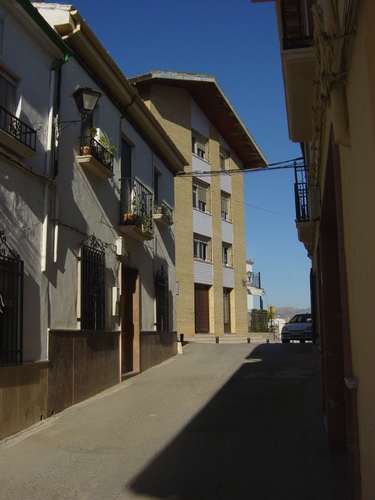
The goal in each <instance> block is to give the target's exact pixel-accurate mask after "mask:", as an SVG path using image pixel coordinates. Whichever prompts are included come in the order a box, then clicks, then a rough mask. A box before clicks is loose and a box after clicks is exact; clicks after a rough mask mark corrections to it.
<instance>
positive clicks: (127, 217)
mask: <svg viewBox="0 0 375 500" xmlns="http://www.w3.org/2000/svg"><path fill="white" fill-rule="evenodd" d="M134 221H135V216H134V214H124V220H123V222H124V224H129V225H133V224H135V222H134Z"/></svg>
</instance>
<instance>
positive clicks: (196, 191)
mask: <svg viewBox="0 0 375 500" xmlns="http://www.w3.org/2000/svg"><path fill="white" fill-rule="evenodd" d="M209 206H210V191H209V185H208V184H204V183H203V182H199V181H197V180H195V181H194V182H193V207H194V208H197V209H198V210H200V211H201V212H210V209H209Z"/></svg>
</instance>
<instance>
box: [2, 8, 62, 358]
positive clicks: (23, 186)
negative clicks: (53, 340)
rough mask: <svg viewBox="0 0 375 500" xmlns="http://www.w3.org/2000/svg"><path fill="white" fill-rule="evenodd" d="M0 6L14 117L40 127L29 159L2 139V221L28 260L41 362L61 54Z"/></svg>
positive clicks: (28, 350) (30, 345)
mask: <svg viewBox="0 0 375 500" xmlns="http://www.w3.org/2000/svg"><path fill="white" fill-rule="evenodd" d="M0 9H1V11H2V12H3V13H4V14H5V24H4V38H3V46H2V54H1V57H0V69H1V70H2V71H4V72H5V73H6V74H8V75H10V76H11V77H12V79H13V80H14V82H15V84H16V87H17V98H16V100H17V108H16V116H17V117H18V118H19V119H21V120H22V121H23V122H25V123H26V124H27V125H28V126H30V127H31V128H33V129H34V130H36V131H37V145H36V149H37V154H36V155H35V156H34V157H33V158H30V159H25V158H22V159H21V161H20V158H19V157H18V155H17V154H10V155H9V150H7V148H4V147H3V145H2V144H1V143H0V172H1V174H0V177H1V182H0V209H1V214H2V216H1V222H0V225H1V229H3V230H4V231H5V235H6V238H7V242H8V244H9V246H10V247H11V249H12V250H13V251H14V252H15V253H16V254H18V255H19V256H20V258H21V260H23V261H24V270H25V275H24V311H23V312H24V339H23V348H24V360H25V361H39V360H44V359H46V358H47V331H48V314H49V310H48V290H49V288H50V277H49V275H48V273H47V272H43V271H42V250H43V249H42V222H43V219H44V216H45V214H46V213H48V207H49V205H48V200H47V199H46V198H45V193H46V183H45V181H44V180H43V179H42V178H41V177H40V176H39V177H38V174H45V173H47V174H48V173H49V169H50V166H51V165H50V164H49V163H48V162H47V158H48V157H47V152H46V151H47V148H48V144H47V137H48V113H49V102H50V80H51V76H52V75H53V73H52V72H51V68H52V65H53V64H54V62H55V61H56V60H58V59H61V58H62V53H61V52H60V50H59V49H58V48H57V47H56V46H55V45H54V44H53V43H52V42H51V40H50V39H49V38H48V37H47V36H46V35H45V34H44V32H43V31H42V30H41V29H40V28H39V27H37V26H36V25H34V23H33V22H32V21H31V19H30V18H29V16H28V15H27V14H26V13H25V12H24V11H23V9H21V8H19V6H15V5H13V3H12V2H2V3H1V6H0ZM23 167H24V168H23ZM28 172H30V173H28Z"/></svg>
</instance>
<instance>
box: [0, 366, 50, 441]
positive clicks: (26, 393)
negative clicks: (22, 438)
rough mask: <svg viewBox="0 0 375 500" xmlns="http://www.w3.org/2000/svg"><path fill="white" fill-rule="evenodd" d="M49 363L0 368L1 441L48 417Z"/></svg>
mask: <svg viewBox="0 0 375 500" xmlns="http://www.w3.org/2000/svg"><path fill="white" fill-rule="evenodd" d="M47 387H48V363H46V362H41V363H25V364H23V365H19V366H7V367H2V368H1V377H0V440H1V439H4V438H6V437H8V436H11V435H12V434H15V433H17V432H19V431H22V430H23V429H26V428H27V427H30V426H31V425H33V424H35V423H37V422H39V421H40V420H41V419H43V418H45V417H46V416H47Z"/></svg>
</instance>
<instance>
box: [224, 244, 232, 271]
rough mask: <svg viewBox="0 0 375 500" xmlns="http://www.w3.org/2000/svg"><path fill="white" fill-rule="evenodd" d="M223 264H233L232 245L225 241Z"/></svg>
mask: <svg viewBox="0 0 375 500" xmlns="http://www.w3.org/2000/svg"><path fill="white" fill-rule="evenodd" d="M222 251H223V252H222V253H223V266H232V245H228V244H227V243H223V247H222Z"/></svg>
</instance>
